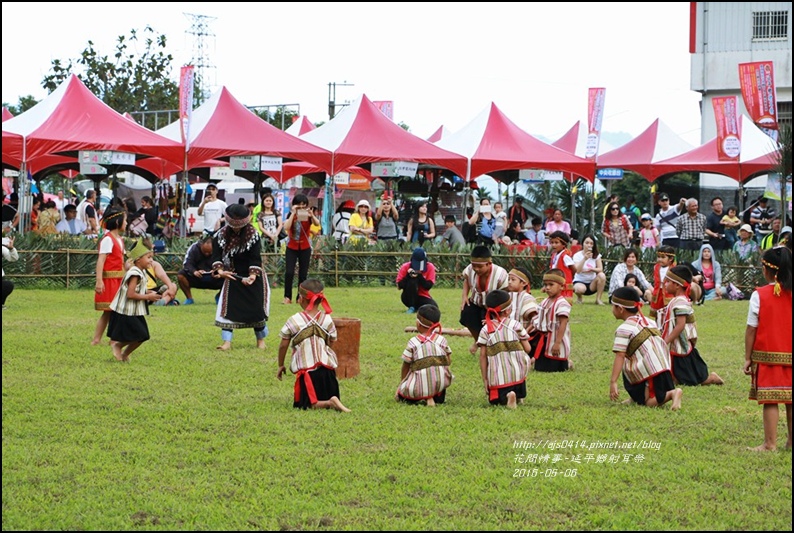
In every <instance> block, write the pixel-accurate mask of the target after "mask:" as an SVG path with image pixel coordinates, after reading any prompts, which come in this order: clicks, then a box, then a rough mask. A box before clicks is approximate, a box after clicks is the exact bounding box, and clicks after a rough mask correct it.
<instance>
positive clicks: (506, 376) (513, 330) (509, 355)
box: [477, 290, 532, 409]
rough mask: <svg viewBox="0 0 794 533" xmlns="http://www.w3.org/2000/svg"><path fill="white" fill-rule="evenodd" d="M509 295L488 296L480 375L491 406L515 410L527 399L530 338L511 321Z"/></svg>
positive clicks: (493, 293) (479, 341) (480, 341)
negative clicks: (502, 406)
mask: <svg viewBox="0 0 794 533" xmlns="http://www.w3.org/2000/svg"><path fill="white" fill-rule="evenodd" d="M510 302H511V300H510V294H508V293H507V292H505V291H503V290H495V291H491V292H489V293H488V296H487V297H486V299H485V304H486V306H487V310H486V315H485V327H484V328H483V329H482V330H481V331H480V335H479V337H478V338H477V345H478V346H479V347H480V373H481V374H482V381H483V385H484V386H485V393H486V394H487V395H488V401H489V402H490V403H491V405H506V406H507V407H508V408H510V409H515V408H516V405H517V404H518V403H523V399H524V398H526V396H527V384H526V378H527V373H528V372H529V369H530V368H531V364H532V361H531V358H530V356H529V355H527V352H528V351H529V350H530V346H529V335H528V334H527V332H526V330H525V329H524V327H523V326H522V325H521V324H520V323H519V322H517V321H515V320H513V319H512V318H510V314H511V309H510V307H511V303H510Z"/></svg>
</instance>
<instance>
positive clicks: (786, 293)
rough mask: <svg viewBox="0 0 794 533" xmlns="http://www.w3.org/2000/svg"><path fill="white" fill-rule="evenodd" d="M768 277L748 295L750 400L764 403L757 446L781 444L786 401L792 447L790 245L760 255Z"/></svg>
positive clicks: (766, 447) (788, 441)
mask: <svg viewBox="0 0 794 533" xmlns="http://www.w3.org/2000/svg"><path fill="white" fill-rule="evenodd" d="M761 262H762V264H763V265H764V277H765V278H766V280H767V281H768V282H769V284H768V285H766V286H764V287H759V288H758V289H756V290H755V292H753V295H752V296H751V297H750V309H749V310H748V312H747V329H746V331H745V335H744V338H745V342H744V345H745V348H744V373H745V374H747V375H749V376H751V377H752V382H751V385H750V400H756V401H758V403H760V404H761V405H763V406H764V443H763V444H762V445H760V446H757V447H755V448H750V449H751V450H753V451H767V450H770V451H771V450H775V449H776V448H777V422H778V417H779V416H780V414H779V409H778V404H780V403H782V404H784V405H785V406H786V425H787V427H788V438H787V439H786V449H787V450H790V449H791V349H792V346H791V331H792V330H791V251H790V250H789V249H788V248H786V247H784V246H778V247H776V248H772V249H771V250H767V251H766V252H764V255H763V257H762V260H761Z"/></svg>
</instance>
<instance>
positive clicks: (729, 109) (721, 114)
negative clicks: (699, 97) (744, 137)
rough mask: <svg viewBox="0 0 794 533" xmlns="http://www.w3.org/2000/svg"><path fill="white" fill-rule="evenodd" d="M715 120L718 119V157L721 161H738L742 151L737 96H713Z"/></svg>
mask: <svg viewBox="0 0 794 533" xmlns="http://www.w3.org/2000/svg"><path fill="white" fill-rule="evenodd" d="M711 103H712V105H713V106H714V120H716V121H717V158H718V159H719V160H720V161H736V160H737V159H739V154H741V152H742V142H741V139H740V137H739V120H738V116H737V113H736V105H737V99H736V97H735V96H718V97H715V98H712V100H711Z"/></svg>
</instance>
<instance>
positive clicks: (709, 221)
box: [706, 196, 731, 250]
mask: <svg viewBox="0 0 794 533" xmlns="http://www.w3.org/2000/svg"><path fill="white" fill-rule="evenodd" d="M724 216H725V212H724V211H723V205H722V198H720V197H719V196H717V197H716V198H714V199H712V200H711V213H709V214H708V216H707V217H706V235H708V237H709V244H710V245H711V247H712V248H714V249H715V250H728V249H730V247H731V243H730V242H729V241H728V238H727V236H726V235H725V227H724V226H723V225H722V218H723V217H724Z"/></svg>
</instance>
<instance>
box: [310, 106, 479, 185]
mask: <svg viewBox="0 0 794 533" xmlns="http://www.w3.org/2000/svg"><path fill="white" fill-rule="evenodd" d="M301 139H305V140H307V141H309V142H310V143H312V144H315V145H317V146H322V147H323V148H325V149H326V150H330V151H331V152H333V156H334V160H333V168H332V169H331V171H330V172H329V173H330V174H334V173H336V172H339V171H342V170H345V169H348V168H350V167H352V166H355V165H360V164H363V163H371V162H376V161H411V162H414V163H425V164H428V165H432V166H436V167H441V168H446V169H449V170H451V171H452V172H455V173H456V174H459V175H460V174H462V173H465V171H466V158H465V157H463V156H461V155H459V154H456V153H453V152H450V151H447V150H444V149H442V148H439V147H438V146H436V145H434V144H432V143H429V142H427V141H426V140H424V139H421V138H419V137H417V136H416V135H413V134H412V133H409V132H407V131H406V130H404V129H402V128H401V127H400V126H398V125H397V124H395V123H394V122H392V120H391V119H390V118H388V117H387V116H386V115H384V114H383V113H382V112H381V111H380V109H378V108H377V107H376V106H375V104H373V103H372V101H370V99H369V98H367V96H366V95H362V96H361V98H359V99H357V100H356V101H355V102H353V103H351V104H350V105H348V106H347V107H345V108H344V109H343V110H342V111H341V112H340V113H339V114H338V115H336V116H335V117H334V118H333V119H331V120H329V121H328V122H326V123H325V124H323V125H322V126H320V127H319V128H317V129H315V130H312V131H310V132H308V133H304V134H303V135H302V136H301Z"/></svg>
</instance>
